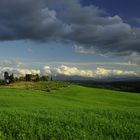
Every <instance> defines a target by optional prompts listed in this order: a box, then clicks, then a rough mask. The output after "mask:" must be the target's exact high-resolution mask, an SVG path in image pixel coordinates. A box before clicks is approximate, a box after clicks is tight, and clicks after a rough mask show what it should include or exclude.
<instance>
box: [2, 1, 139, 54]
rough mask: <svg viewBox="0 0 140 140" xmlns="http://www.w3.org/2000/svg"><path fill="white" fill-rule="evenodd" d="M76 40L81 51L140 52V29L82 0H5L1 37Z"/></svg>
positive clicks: (106, 52) (6, 38) (108, 52)
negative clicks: (87, 4) (85, 4)
mask: <svg viewBox="0 0 140 140" xmlns="http://www.w3.org/2000/svg"><path fill="white" fill-rule="evenodd" d="M19 39H30V40H34V41H62V42H74V43H75V44H76V45H77V46H78V47H79V50H81V52H89V50H90V52H92V53H93V52H98V53H100V54H112V53H113V54H116V55H120V56H123V55H130V56H134V55H132V54H137V55H139V53H140V29H139V28H132V27H131V26H130V25H129V24H127V23H124V21H123V19H122V18H120V17H119V16H118V15H116V16H114V17H109V16H108V15H107V14H106V12H105V11H103V10H101V9H99V8H98V7H95V6H82V5H81V4H80V2H79V1H78V0H71V1H66V0H59V1H58V0H40V1H38V0H12V1H10V0H1V1H0V40H1V41H2V40H19Z"/></svg>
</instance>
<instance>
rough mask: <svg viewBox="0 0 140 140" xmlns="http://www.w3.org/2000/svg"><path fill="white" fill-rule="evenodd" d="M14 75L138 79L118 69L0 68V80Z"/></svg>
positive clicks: (131, 73) (132, 74)
mask: <svg viewBox="0 0 140 140" xmlns="http://www.w3.org/2000/svg"><path fill="white" fill-rule="evenodd" d="M5 71H7V72H8V73H9V74H12V73H13V74H14V76H15V77H20V76H25V75H26V74H33V75H35V74H39V75H53V76H60V77H63V76H69V77H74V76H75V77H77V76H78V77H81V78H93V79H94V78H95V79H102V78H125V77H128V78H129V77H139V76H140V75H139V73H137V72H134V71H125V70H119V69H106V68H103V67H102V68H100V67H99V68H97V69H96V70H87V69H80V68H78V67H72V66H66V65H61V66H58V67H50V66H48V65H46V66H44V67H43V68H41V69H24V68H14V67H0V78H1V79H2V78H3V74H4V72H5Z"/></svg>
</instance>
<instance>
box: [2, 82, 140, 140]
mask: <svg viewBox="0 0 140 140" xmlns="http://www.w3.org/2000/svg"><path fill="white" fill-rule="evenodd" d="M60 85H61V83H56V84H55V87H53V86H52V84H50V83H47V82H46V83H36V84H35V85H34V84H32V83H30V84H28V85H26V84H25V85H24V86H21V84H19V85H17V84H16V85H15V86H7V87H5V86H4V87H1V89H0V140H12V139H13V140H49V139H51V140H100V139H101V140H119V139H120V140H140V94H136V93H125V92H119V91H112V90H105V89H96V88H87V87H82V86H78V85H67V84H63V85H62V86H60ZM59 86H60V88H58V87H59ZM25 87H26V88H25ZM48 89H49V90H48ZM58 89H59V90H58Z"/></svg>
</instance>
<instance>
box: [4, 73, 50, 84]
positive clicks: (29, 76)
mask: <svg viewBox="0 0 140 140" xmlns="http://www.w3.org/2000/svg"><path fill="white" fill-rule="evenodd" d="M48 80H52V76H51V78H50V77H49V76H47V75H46V76H45V75H43V76H40V75H39V74H36V75H33V74H26V75H25V76H20V77H14V75H13V74H11V75H9V73H8V72H4V83H6V84H10V83H13V82H16V81H33V82H38V81H48Z"/></svg>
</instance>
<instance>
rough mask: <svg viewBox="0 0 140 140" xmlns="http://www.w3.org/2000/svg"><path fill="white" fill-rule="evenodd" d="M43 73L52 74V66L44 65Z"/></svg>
mask: <svg viewBox="0 0 140 140" xmlns="http://www.w3.org/2000/svg"><path fill="white" fill-rule="evenodd" d="M42 74H44V75H50V74H51V68H50V66H48V65H46V66H44V68H43V72H42Z"/></svg>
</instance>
